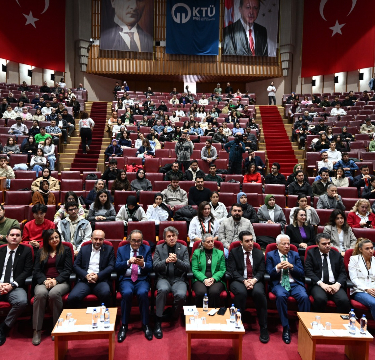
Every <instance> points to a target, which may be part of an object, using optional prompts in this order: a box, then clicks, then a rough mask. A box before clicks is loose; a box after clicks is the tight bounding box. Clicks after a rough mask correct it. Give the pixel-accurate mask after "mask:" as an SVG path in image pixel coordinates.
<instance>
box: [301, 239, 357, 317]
mask: <svg viewBox="0 0 375 360" xmlns="http://www.w3.org/2000/svg"><path fill="white" fill-rule="evenodd" d="M316 244H317V245H318V247H316V248H313V249H310V250H309V251H308V252H307V258H306V262H305V269H306V276H307V277H309V278H310V279H311V283H312V286H311V288H310V293H311V295H312V297H313V298H314V303H313V305H312V307H313V311H315V312H324V311H325V309H326V305H327V301H328V300H332V301H333V302H334V303H335V304H336V307H337V308H336V310H337V312H338V313H339V314H346V313H348V312H349V310H350V301H349V298H348V295H347V294H346V289H345V286H346V271H345V266H344V260H343V257H342V256H341V254H340V253H339V252H338V251H335V250H331V239H330V236H329V235H328V234H324V233H323V234H318V235H316Z"/></svg>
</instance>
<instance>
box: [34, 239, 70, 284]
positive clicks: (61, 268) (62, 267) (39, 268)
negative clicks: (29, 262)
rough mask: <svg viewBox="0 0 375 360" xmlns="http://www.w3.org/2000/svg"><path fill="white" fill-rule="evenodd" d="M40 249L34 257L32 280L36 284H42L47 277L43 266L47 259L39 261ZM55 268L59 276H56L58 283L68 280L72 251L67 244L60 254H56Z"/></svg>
mask: <svg viewBox="0 0 375 360" xmlns="http://www.w3.org/2000/svg"><path fill="white" fill-rule="evenodd" d="M41 253H42V251H41V250H39V251H38V253H37V255H36V258H35V265H34V272H33V280H34V282H35V283H36V284H38V285H42V284H43V282H44V280H46V279H47V277H46V275H45V266H46V264H47V260H48V259H44V260H43V261H42V262H41V261H40V254H41ZM56 269H57V271H58V273H59V276H58V277H57V278H56V281H57V282H58V283H62V282H68V281H69V276H70V274H71V273H72V271H73V260H72V252H71V251H70V248H69V247H68V246H64V252H63V253H62V254H57V255H56Z"/></svg>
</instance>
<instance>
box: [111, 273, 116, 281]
mask: <svg viewBox="0 0 375 360" xmlns="http://www.w3.org/2000/svg"><path fill="white" fill-rule="evenodd" d="M116 279H117V273H116V272H112V273H111V280H116Z"/></svg>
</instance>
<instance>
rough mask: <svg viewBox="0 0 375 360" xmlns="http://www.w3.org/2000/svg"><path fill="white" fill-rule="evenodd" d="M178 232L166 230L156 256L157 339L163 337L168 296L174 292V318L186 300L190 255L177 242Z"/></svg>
mask: <svg viewBox="0 0 375 360" xmlns="http://www.w3.org/2000/svg"><path fill="white" fill-rule="evenodd" d="M177 238H178V230H177V229H176V228H174V227H173V226H168V227H166V228H165V229H164V232H163V239H164V240H165V243H163V244H161V245H157V246H156V250H155V254H154V270H155V272H156V276H157V282H156V289H157V295H156V322H155V329H154V335H155V337H156V338H157V339H161V338H162V337H163V332H162V329H161V320H162V316H163V311H164V307H165V303H166V301H167V295H168V294H169V293H170V292H171V291H172V293H173V298H174V303H173V317H174V318H175V319H176V318H178V316H179V314H180V311H181V308H182V306H183V304H184V303H185V299H186V290H187V283H186V274H187V272H188V271H189V270H190V261H189V253H188V249H187V247H186V246H184V245H182V244H180V243H179V242H177Z"/></svg>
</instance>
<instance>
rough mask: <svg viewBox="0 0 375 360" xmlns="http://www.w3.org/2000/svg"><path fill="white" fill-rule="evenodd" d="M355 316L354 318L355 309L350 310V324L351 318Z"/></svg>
mask: <svg viewBox="0 0 375 360" xmlns="http://www.w3.org/2000/svg"><path fill="white" fill-rule="evenodd" d="M352 316H353V317H354V319H355V312H354V309H351V310H350V311H349V325H350V318H351V317H352Z"/></svg>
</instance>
